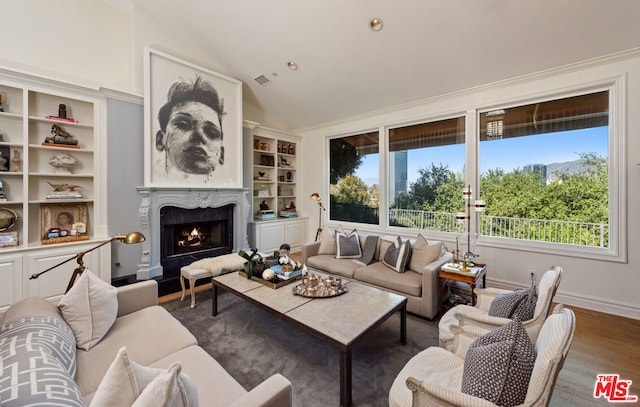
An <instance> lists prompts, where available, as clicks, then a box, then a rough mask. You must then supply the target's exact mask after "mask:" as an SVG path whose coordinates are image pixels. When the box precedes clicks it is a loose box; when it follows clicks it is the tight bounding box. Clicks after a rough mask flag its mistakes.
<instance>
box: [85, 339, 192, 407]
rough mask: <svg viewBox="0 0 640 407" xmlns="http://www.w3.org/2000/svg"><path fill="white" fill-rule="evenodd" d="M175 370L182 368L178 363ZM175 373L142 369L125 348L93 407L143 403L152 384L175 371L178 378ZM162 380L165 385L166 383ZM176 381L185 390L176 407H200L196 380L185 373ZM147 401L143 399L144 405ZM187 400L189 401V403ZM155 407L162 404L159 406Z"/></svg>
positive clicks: (101, 384)
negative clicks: (196, 406)
mask: <svg viewBox="0 0 640 407" xmlns="http://www.w3.org/2000/svg"><path fill="white" fill-rule="evenodd" d="M174 366H179V364H178V363H176V364H174V365H172V366H171V367H174ZM174 370H175V369H174ZM174 370H171V368H169V369H168V370H164V369H156V368H152V367H146V366H142V365H139V364H137V363H136V362H134V361H132V360H131V359H130V358H129V354H128V352H127V347H126V346H125V347H122V348H120V350H119V351H118V353H117V355H116V358H115V359H114V361H113V362H112V363H111V365H110V366H109V369H107V372H106V373H105V375H104V377H103V378H102V381H101V382H100V385H99V386H98V389H97V390H96V392H95V394H94V395H93V399H92V400H91V407H101V406H105V407H106V406H109V407H120V406H122V407H125V406H126V407H130V406H131V405H133V404H134V403H136V402H137V401H138V400H139V399H140V397H141V395H142V393H144V391H145V390H146V389H147V387H148V386H150V385H151V383H154V381H155V380H156V379H157V378H158V377H159V376H160V375H162V374H164V373H166V372H168V371H171V374H170V376H171V375H175V373H174ZM178 373H179V372H178ZM160 380H161V381H162V379H160ZM176 380H177V381H179V382H180V387H181V388H182V390H181V394H180V395H179V396H178V395H174V396H176V397H174V400H175V401H178V400H179V401H180V402H177V404H172V405H176V406H180V405H184V406H193V405H197V400H198V392H197V389H196V388H195V384H194V383H193V380H192V379H191V378H190V377H189V376H188V375H186V374H185V373H180V374H179V375H178V377H177V378H176ZM157 385H158V383H155V384H154V387H156V388H157ZM165 385H166V383H165ZM150 392H151V391H150ZM151 393H152V392H151ZM145 399H146V398H145ZM145 399H142V401H144V400H145ZM183 400H187V402H186V403H185V402H183ZM181 403H182V404H181ZM155 405H161V404H159V403H156V404H155Z"/></svg>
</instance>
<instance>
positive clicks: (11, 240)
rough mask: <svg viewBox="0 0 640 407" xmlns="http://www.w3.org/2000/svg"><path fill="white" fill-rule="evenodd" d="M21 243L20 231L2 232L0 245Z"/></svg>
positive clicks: (7, 245)
mask: <svg viewBox="0 0 640 407" xmlns="http://www.w3.org/2000/svg"><path fill="white" fill-rule="evenodd" d="M19 244H20V240H19V239H18V232H6V233H0V247H10V246H18V245H19Z"/></svg>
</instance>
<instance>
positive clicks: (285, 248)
mask: <svg viewBox="0 0 640 407" xmlns="http://www.w3.org/2000/svg"><path fill="white" fill-rule="evenodd" d="M289 253H291V245H290V244H289V243H282V244H281V245H280V250H279V253H278V256H281V255H283V254H284V255H285V256H288V255H289Z"/></svg>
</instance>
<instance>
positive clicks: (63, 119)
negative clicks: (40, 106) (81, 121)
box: [44, 115, 78, 123]
mask: <svg viewBox="0 0 640 407" xmlns="http://www.w3.org/2000/svg"><path fill="white" fill-rule="evenodd" d="M44 118H45V119H47V120H55V121H58V122H65V123H78V121H77V120H75V119H69V118H66V117H58V116H52V115H47V116H45V117H44Z"/></svg>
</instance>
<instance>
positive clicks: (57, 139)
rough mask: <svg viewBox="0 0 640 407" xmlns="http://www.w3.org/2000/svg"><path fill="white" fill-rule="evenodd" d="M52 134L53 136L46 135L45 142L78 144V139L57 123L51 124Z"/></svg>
mask: <svg viewBox="0 0 640 407" xmlns="http://www.w3.org/2000/svg"><path fill="white" fill-rule="evenodd" d="M51 134H52V136H51V137H45V139H44V142H45V144H62V145H68V146H77V145H78V140H76V139H74V138H73V136H72V135H71V134H69V133H67V132H66V131H65V130H63V129H62V127H60V126H58V125H57V124H52V125H51Z"/></svg>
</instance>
